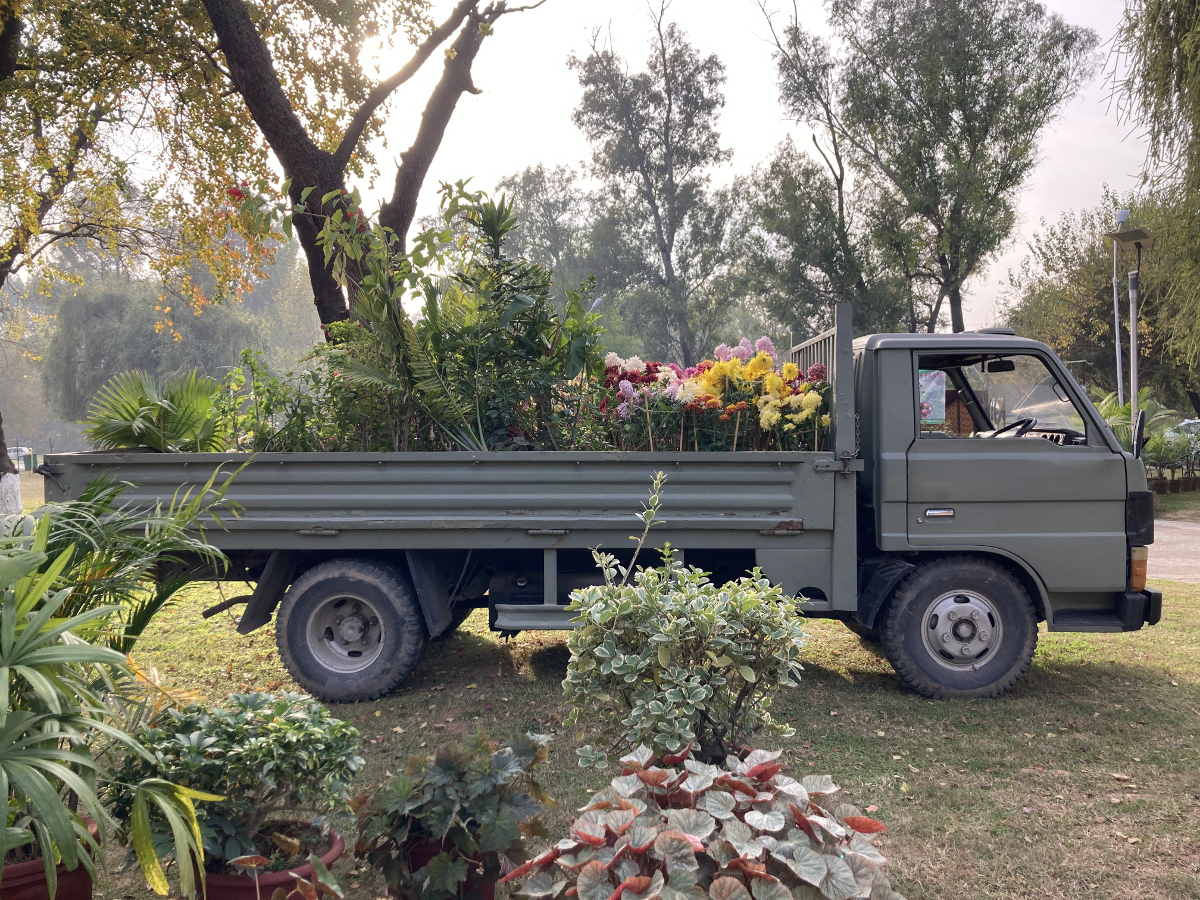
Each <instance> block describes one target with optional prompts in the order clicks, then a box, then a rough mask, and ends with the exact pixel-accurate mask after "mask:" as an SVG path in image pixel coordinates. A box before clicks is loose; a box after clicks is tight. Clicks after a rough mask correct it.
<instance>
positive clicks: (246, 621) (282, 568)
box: [237, 550, 300, 634]
mask: <svg viewBox="0 0 1200 900" xmlns="http://www.w3.org/2000/svg"><path fill="white" fill-rule="evenodd" d="M299 559H300V554H298V553H296V552H295V551H293V550H273V551H272V552H271V556H270V558H269V559H268V560H267V564H266V565H265V566H263V571H262V575H260V576H259V577H258V584H256V585H255V586H254V593H253V594H251V595H250V602H249V603H247V604H246V611H245V612H244V613H242V618H241V620H240V621H239V622H238V627H237V630H238V634H249V633H250V632H252V631H254V630H255V629H256V628H261V627H262V626H264V625H266V624H267V623H268V622H270V621H271V616H272V615H273V614H274V612H275V607H277V606H278V605H279V601H280V600H282V599H283V595H284V592H285V591H287V589H288V585H290V584H291V583H292V576H293V575H295V574H296V563H297V562H299Z"/></svg>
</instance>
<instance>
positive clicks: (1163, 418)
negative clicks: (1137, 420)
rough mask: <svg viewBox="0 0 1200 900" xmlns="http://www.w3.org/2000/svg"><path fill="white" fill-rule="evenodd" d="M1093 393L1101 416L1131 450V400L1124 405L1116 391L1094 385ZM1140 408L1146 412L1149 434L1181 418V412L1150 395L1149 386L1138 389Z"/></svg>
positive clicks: (1123, 444) (1125, 446)
mask: <svg viewBox="0 0 1200 900" xmlns="http://www.w3.org/2000/svg"><path fill="white" fill-rule="evenodd" d="M1091 394H1092V401H1093V402H1094V403H1095V404H1096V409H1097V411H1099V413H1100V416H1101V417H1102V418H1103V419H1104V421H1105V422H1107V423H1108V427H1109V428H1111V429H1112V430H1113V433H1114V434H1115V435H1116V436H1117V440H1118V441H1120V442H1121V446H1122V447H1124V448H1125V449H1126V450H1129V449H1130V448H1131V447H1132V446H1133V425H1132V412H1131V409H1130V404H1129V402H1126V403H1125V405H1124V406H1122V405H1121V404H1119V403H1118V402H1117V393H1116V391H1112V392H1110V393H1107V394H1106V393H1104V391H1102V390H1100V389H1099V388H1096V387H1093V388H1092V391H1091ZM1138 410H1139V411H1144V412H1145V413H1146V432H1145V433H1146V434H1147V435H1150V434H1154V433H1156V432H1159V431H1162V430H1163V429H1164V428H1170V427H1171V426H1172V425H1174V424H1175V423H1176V422H1177V421H1178V420H1179V413H1178V412H1176V411H1175V410H1173V409H1170V408H1168V407H1166V406H1163V405H1162V404H1161V403H1159V402H1158V401H1157V400H1155V399H1153V398H1152V397H1151V396H1150V389H1149V388H1141V389H1139V390H1138Z"/></svg>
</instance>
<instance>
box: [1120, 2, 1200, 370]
mask: <svg viewBox="0 0 1200 900" xmlns="http://www.w3.org/2000/svg"><path fill="white" fill-rule="evenodd" d="M1198 38H1200V4H1197V3H1196V2H1194V0H1133V2H1130V3H1128V4H1127V5H1126V7H1125V14H1124V17H1123V19H1122V21H1121V25H1120V27H1119V29H1118V31H1117V36H1116V39H1115V41H1114V46H1113V55H1112V62H1113V64H1112V67H1111V69H1110V78H1111V81H1112V83H1113V87H1114V88H1115V90H1116V94H1117V96H1118V98H1119V100H1120V105H1119V107H1118V111H1119V113H1120V115H1121V117H1122V119H1123V120H1125V121H1127V122H1131V123H1133V124H1136V125H1139V126H1141V127H1142V128H1144V129H1145V132H1146V134H1147V135H1148V136H1149V138H1150V145H1149V148H1148V153H1147V159H1146V170H1145V180H1146V181H1147V182H1148V183H1155V184H1156V186H1157V187H1158V188H1159V189H1160V190H1172V191H1175V192H1177V195H1178V200H1179V202H1178V204H1177V206H1176V210H1177V213H1178V219H1177V220H1176V223H1177V225H1176V228H1175V230H1174V234H1173V235H1170V236H1168V235H1157V237H1158V239H1159V244H1158V246H1159V247H1160V248H1163V249H1166V247H1165V246H1164V241H1168V240H1169V241H1171V242H1173V243H1175V244H1178V245H1179V246H1178V248H1175V249H1177V250H1178V251H1179V252H1180V253H1181V254H1182V256H1183V263H1182V265H1181V267H1180V269H1179V271H1178V272H1177V274H1176V278H1174V279H1173V281H1172V284H1171V293H1170V295H1169V296H1168V297H1167V298H1166V300H1167V302H1168V304H1169V305H1170V307H1171V316H1170V321H1169V323H1167V328H1168V331H1169V334H1170V346H1171V348H1172V349H1173V350H1174V351H1177V352H1178V353H1179V354H1180V356H1181V357H1182V358H1184V359H1186V360H1187V361H1188V362H1189V363H1190V364H1191V365H1192V366H1196V365H1198V364H1200V212H1198V209H1200V40H1198Z"/></svg>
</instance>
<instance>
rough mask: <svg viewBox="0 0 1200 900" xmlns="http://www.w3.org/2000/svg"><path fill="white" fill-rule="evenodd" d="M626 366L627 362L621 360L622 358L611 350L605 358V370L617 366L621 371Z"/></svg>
mask: <svg viewBox="0 0 1200 900" xmlns="http://www.w3.org/2000/svg"><path fill="white" fill-rule="evenodd" d="M624 365H625V360H623V359H621V357H620V356H618V355H617V354H616V353H614V352H613V351H611V350H609V351H608V355H607V356H605V357H604V368H606V369H608V368H611V367H613V366H616V367H617V368H618V369H620V368H623V367H624Z"/></svg>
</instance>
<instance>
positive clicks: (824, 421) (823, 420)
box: [821, 413, 833, 428]
mask: <svg viewBox="0 0 1200 900" xmlns="http://www.w3.org/2000/svg"><path fill="white" fill-rule="evenodd" d="M832 421H833V420H832V419H831V418H829V413H825V415H823V416H821V425H822V426H823V427H825V428H828V427H829V423H830V422H832Z"/></svg>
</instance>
